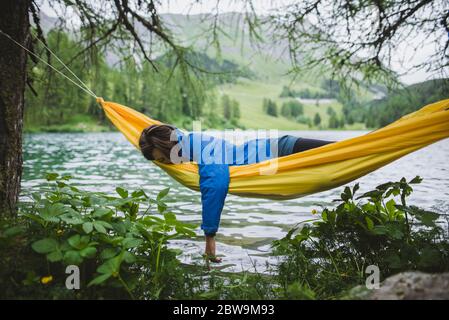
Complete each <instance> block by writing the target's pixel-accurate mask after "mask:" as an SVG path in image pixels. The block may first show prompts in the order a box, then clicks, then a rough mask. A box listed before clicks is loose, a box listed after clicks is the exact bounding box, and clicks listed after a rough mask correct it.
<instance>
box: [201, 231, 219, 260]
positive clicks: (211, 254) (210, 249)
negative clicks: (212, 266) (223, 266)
mask: <svg viewBox="0 0 449 320" xmlns="http://www.w3.org/2000/svg"><path fill="white" fill-rule="evenodd" d="M204 257H205V258H206V259H207V261H210V262H213V263H220V262H221V261H222V260H221V258H219V257H217V256H216V255H215V238H214V237H213V236H206V250H205V253H204Z"/></svg>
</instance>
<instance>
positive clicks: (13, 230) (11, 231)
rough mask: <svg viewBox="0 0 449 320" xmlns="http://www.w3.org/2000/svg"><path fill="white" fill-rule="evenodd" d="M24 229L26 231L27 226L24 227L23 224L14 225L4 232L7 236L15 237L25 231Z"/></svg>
mask: <svg viewBox="0 0 449 320" xmlns="http://www.w3.org/2000/svg"><path fill="white" fill-rule="evenodd" d="M24 231H25V227H23V226H13V227H10V228H8V229H6V230H5V231H4V232H3V235H5V236H6V237H15V236H17V235H18V234H21V233H23V232H24Z"/></svg>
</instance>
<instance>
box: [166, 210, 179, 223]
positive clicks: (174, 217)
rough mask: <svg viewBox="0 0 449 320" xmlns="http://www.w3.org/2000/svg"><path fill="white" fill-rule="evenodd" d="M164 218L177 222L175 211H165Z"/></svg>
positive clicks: (169, 221) (170, 221)
mask: <svg viewBox="0 0 449 320" xmlns="http://www.w3.org/2000/svg"><path fill="white" fill-rule="evenodd" d="M164 218H165V220H166V221H167V222H168V223H175V222H176V215H175V214H174V213H173V212H166V213H164Z"/></svg>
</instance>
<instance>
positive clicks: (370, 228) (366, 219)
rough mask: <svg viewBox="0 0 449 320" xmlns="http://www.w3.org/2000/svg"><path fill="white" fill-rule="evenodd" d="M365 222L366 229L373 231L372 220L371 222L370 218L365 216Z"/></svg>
mask: <svg viewBox="0 0 449 320" xmlns="http://www.w3.org/2000/svg"><path fill="white" fill-rule="evenodd" d="M365 221H366V225H367V227H368V230H373V228H374V222H373V220H371V218H370V217H368V216H366V217H365Z"/></svg>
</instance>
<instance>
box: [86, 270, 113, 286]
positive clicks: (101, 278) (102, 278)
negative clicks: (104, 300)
mask: <svg viewBox="0 0 449 320" xmlns="http://www.w3.org/2000/svg"><path fill="white" fill-rule="evenodd" d="M111 276H112V274H111V273H106V274H102V275H100V276H98V277H96V278H94V279H93V280H92V281H90V282H89V284H88V285H87V286H88V287H90V286H94V285H99V284H101V283H103V282H105V281H106V280H108V279H109V278H110V277H111Z"/></svg>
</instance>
